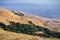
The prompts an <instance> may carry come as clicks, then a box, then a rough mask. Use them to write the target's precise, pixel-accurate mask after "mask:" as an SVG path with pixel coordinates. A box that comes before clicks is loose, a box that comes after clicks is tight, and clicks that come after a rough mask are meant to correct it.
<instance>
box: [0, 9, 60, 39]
mask: <svg viewBox="0 0 60 40" xmlns="http://www.w3.org/2000/svg"><path fill="white" fill-rule="evenodd" d="M46 20H49V21H50V20H51V19H47V18H42V17H39V16H34V15H30V14H24V16H23V17H22V16H18V15H16V14H13V13H12V12H11V11H10V10H6V9H4V8H0V22H2V23H4V24H6V25H8V24H9V21H14V22H19V23H28V21H32V22H33V23H34V24H36V25H39V26H43V27H48V26H44V25H43V24H44V23H45V21H46ZM49 23H50V25H51V23H53V25H54V24H55V23H54V22H53V21H51V22H49ZM52 30H55V29H52ZM39 39H40V40H42V39H43V40H60V39H58V38H39V37H37V36H31V35H26V34H21V33H20V34H18V33H13V32H8V31H4V30H3V29H0V40H39Z"/></svg>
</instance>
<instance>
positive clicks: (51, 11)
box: [0, 3, 60, 19]
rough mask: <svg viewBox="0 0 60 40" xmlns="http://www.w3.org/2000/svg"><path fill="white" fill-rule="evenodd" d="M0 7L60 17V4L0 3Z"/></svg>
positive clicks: (49, 16) (43, 15) (48, 16)
mask: <svg viewBox="0 0 60 40" xmlns="http://www.w3.org/2000/svg"><path fill="white" fill-rule="evenodd" d="M0 7H4V8H7V9H11V10H17V11H23V12H26V13H30V14H34V15H38V16H42V17H47V18H55V19H60V5H37V4H27V3H21V4H4V3H0Z"/></svg>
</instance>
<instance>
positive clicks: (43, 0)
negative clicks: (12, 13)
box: [0, 0, 60, 5]
mask: <svg viewBox="0 0 60 40" xmlns="http://www.w3.org/2000/svg"><path fill="white" fill-rule="evenodd" d="M0 3H31V4H44V5H45V4H47V5H49V4H50V5H57V4H59V5H60V0H0Z"/></svg>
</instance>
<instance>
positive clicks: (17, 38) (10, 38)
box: [0, 30, 40, 40]
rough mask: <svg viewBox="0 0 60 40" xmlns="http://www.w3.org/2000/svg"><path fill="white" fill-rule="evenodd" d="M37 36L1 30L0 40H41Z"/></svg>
mask: <svg viewBox="0 0 60 40" xmlns="http://www.w3.org/2000/svg"><path fill="white" fill-rule="evenodd" d="M39 39H40V38H39V37H37V36H31V35H26V34H21V33H13V32H8V31H4V30H0V40H39Z"/></svg>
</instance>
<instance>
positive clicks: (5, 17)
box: [0, 8, 44, 26]
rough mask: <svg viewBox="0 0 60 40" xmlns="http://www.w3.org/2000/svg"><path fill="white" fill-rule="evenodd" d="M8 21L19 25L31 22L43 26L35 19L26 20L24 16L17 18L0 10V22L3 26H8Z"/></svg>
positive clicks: (6, 11) (2, 9) (9, 12)
mask: <svg viewBox="0 0 60 40" xmlns="http://www.w3.org/2000/svg"><path fill="white" fill-rule="evenodd" d="M8 21H14V22H19V23H27V22H28V21H32V22H33V23H34V24H36V25H40V26H44V25H43V24H41V23H40V22H39V21H37V20H35V19H31V18H27V17H25V16H18V15H16V14H14V13H13V12H11V11H10V10H6V9H4V8H0V22H3V23H4V24H6V25H8V24H9V22H8Z"/></svg>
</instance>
